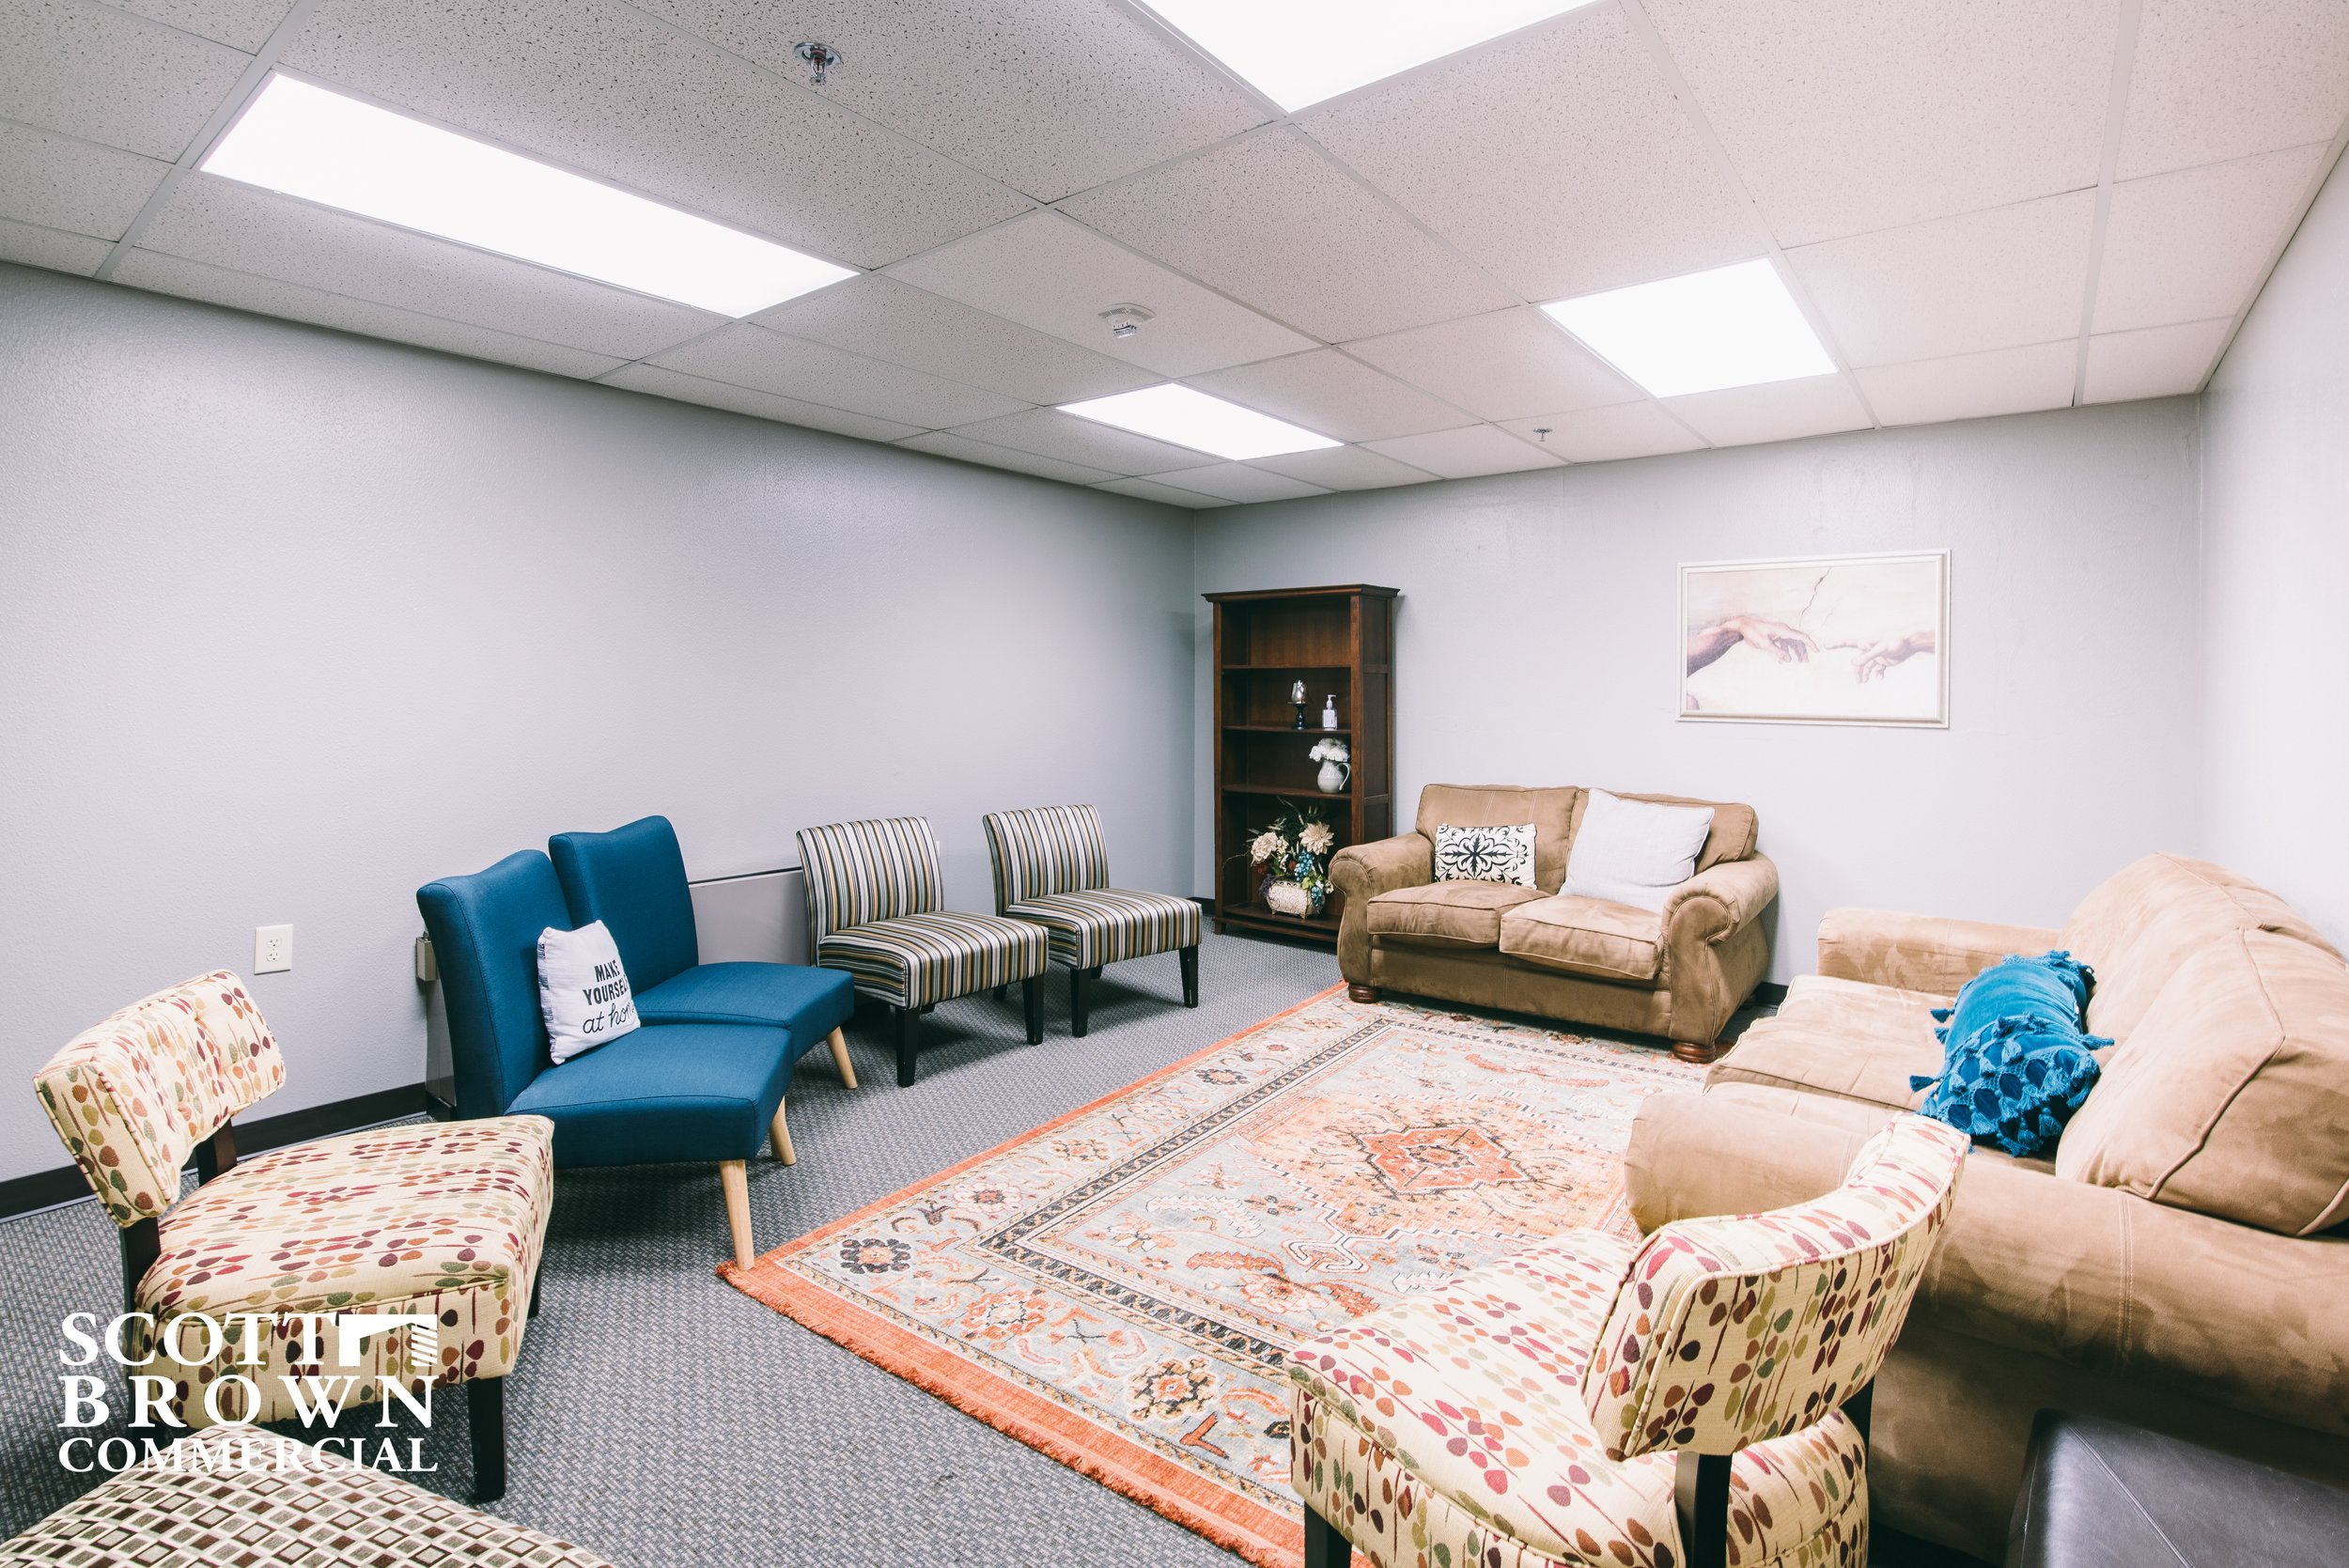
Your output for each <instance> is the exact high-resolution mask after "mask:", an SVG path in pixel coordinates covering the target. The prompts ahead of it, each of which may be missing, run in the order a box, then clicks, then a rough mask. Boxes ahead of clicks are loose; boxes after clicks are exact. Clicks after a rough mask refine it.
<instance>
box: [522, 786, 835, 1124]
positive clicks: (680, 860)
mask: <svg viewBox="0 0 2349 1568" xmlns="http://www.w3.org/2000/svg"><path fill="white" fill-rule="evenodd" d="M547 853H548V855H549V856H550V857H552V860H553V862H554V874H555V876H556V877H559V878H561V879H562V883H563V897H564V899H565V901H566V902H567V903H568V905H569V906H570V911H571V920H570V923H571V924H572V925H573V926H574V927H576V926H581V925H585V924H588V923H590V922H591V921H601V922H603V924H604V928H605V929H606V930H608V931H610V932H611V933H612V939H613V940H614V942H616V943H617V944H618V945H619V949H620V967H621V968H622V969H625V970H628V983H629V986H630V989H632V990H633V991H634V992H635V993H636V1016H637V1017H640V1018H642V1019H644V1020H645V1021H646V1023H748V1024H763V1025H766V1026H768V1027H769V1028H772V1029H781V1030H785V1031H787V1032H789V1034H790V1036H791V1059H792V1060H793V1061H794V1062H797V1061H798V1060H799V1059H800V1058H801V1056H803V1055H805V1054H806V1053H807V1052H809V1051H811V1050H814V1049H815V1048H817V1046H818V1045H829V1046H830V1047H831V1048H832V1065H833V1067H835V1068H836V1069H837V1070H838V1071H839V1074H840V1081H841V1082H842V1083H843V1084H845V1085H847V1086H848V1088H850V1089H853V1088H855V1087H856V1069H855V1068H854V1067H853V1066H851V1065H850V1064H849V1063H848V1041H847V1039H845V1038H844V1037H843V1036H842V1034H841V1032H840V1031H841V1028H842V1026H843V1025H845V1024H846V1023H848V1019H849V1018H850V1017H852V1016H853V1015H854V1014H855V1012H856V983H855V981H854V979H853V978H852V977H850V976H849V975H847V974H845V973H842V972H841V971H840V970H822V969H811V968H810V967H808V966H807V965H805V964H755V963H732V964H705V963H702V962H700V961H699V960H700V954H701V942H700V939H699V936H698V935H697V933H696V932H695V931H694V928H693V895H692V890H691V889H689V888H688V887H687V886H686V881H685V855H684V853H683V851H681V850H679V849H678V848H677V830H676V829H675V828H673V827H671V826H670V825H669V819H668V818H667V817H665V816H646V817H642V818H640V819H638V820H637V821H634V822H630V823H629V824H628V825H627V826H625V827H620V828H614V829H613V830H612V831H610V832H608V833H557V834H555V835H554V837H552V838H551V839H549V840H548V841H547Z"/></svg>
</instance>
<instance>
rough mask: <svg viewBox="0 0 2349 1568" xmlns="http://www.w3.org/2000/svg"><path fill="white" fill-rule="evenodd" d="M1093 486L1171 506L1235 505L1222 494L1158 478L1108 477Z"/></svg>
mask: <svg viewBox="0 0 2349 1568" xmlns="http://www.w3.org/2000/svg"><path fill="white" fill-rule="evenodd" d="M1093 488H1094V489H1097V490H1114V491H1116V492H1117V493H1118V494H1119V495H1130V496H1132V497H1134V498H1135V499H1137V500H1140V501H1163V502H1165V503H1166V504H1167V505H1169V506H1189V507H1190V508H1191V509H1192V510H1193V511H1201V510H1205V509H1206V508H1207V507H1210V506H1229V505H1233V504H1232V503H1231V502H1229V501H1226V500H1224V499H1223V498H1222V497H1221V496H1218V495H1201V494H1200V493H1199V492H1198V491H1197V490H1184V489H1175V487H1174V486H1173V485H1161V484H1159V482H1158V481H1157V480H1156V479H1107V480H1103V481H1102V482H1101V483H1100V484H1097V485H1096V486H1094V487H1093Z"/></svg>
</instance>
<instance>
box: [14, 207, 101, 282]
mask: <svg viewBox="0 0 2349 1568" xmlns="http://www.w3.org/2000/svg"><path fill="white" fill-rule="evenodd" d="M112 249H114V247H113V246H112V245H110V244H108V243H106V241H103V240H93V239H91V238H90V237H89V236H88V235H86V234H68V233H66V232H65V230H63V229H61V228H42V227H40V226H39V225H37V224H20V223H14V222H11V221H9V220H8V219H6V218H0V261H18V262H22V263H23V264H24V265H25V266H27V267H46V268H48V269H49V270H50V271H51V272H79V273H81V274H82V276H84V277H87V276H89V275H90V274H91V273H92V272H96V271H98V264H99V263H100V262H101V261H103V260H105V259H106V253H107V252H108V251H110V250H112Z"/></svg>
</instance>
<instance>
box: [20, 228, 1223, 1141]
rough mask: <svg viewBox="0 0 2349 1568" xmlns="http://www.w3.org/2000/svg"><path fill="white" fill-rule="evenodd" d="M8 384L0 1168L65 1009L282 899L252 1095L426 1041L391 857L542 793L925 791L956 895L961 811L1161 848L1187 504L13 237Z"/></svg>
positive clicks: (284, 1101)
mask: <svg viewBox="0 0 2349 1568" xmlns="http://www.w3.org/2000/svg"><path fill="white" fill-rule="evenodd" d="M0 409H5V411H6V415H5V417H4V418H0V582H5V583H6V586H7V594H8V598H7V603H6V606H5V612H4V613H0V735H5V736H6V737H7V743H6V749H5V752H0V888H4V889H5V890H6V893H5V899H4V901H0V951H4V952H6V953H7V954H8V957H9V962H10V965H11V967H12V968H13V969H14V970H15V971H16V972H17V973H19V974H20V975H23V976H24V977H26V983H25V984H24V985H23V986H21V987H20V990H21V992H22V994H21V996H20V997H19V1000H18V1002H17V1004H16V1006H15V1007H14V1008H13V1009H12V1010H11V1015H10V1017H9V1020H8V1043H7V1045H6V1047H5V1048H4V1049H5V1057H6V1062H7V1064H8V1074H7V1079H8V1082H9V1083H11V1084H13V1085H14V1088H13V1089H11V1090H8V1092H5V1093H0V1177H7V1176H13V1175H18V1174H22V1173H23V1172H29V1171H35V1170H39V1169H43V1168H46V1167H50V1166H54V1165H57V1164H59V1163H61V1162H62V1160H63V1158H64V1151H63V1150H62V1149H61V1148H60V1147H59V1145H58V1143H57V1141H56V1139H55V1137H54V1134H52V1133H51V1132H50V1130H49V1128H48V1126H47V1124H46V1123H45V1122H44V1121H43V1120H42V1118H41V1117H40V1114H39V1110H38V1109H37V1108H36V1105H35V1102H34V1099H33V1095H32V1094H31V1092H30V1090H29V1089H28V1088H27V1087H26V1079H27V1077H28V1076H29V1074H30V1073H31V1071H32V1069H33V1068H34V1067H35V1066H36V1065H38V1064H39V1062H40V1061H42V1060H43V1059H44V1058H45V1057H46V1056H47V1055H48V1053H49V1052H50V1051H51V1050H52V1049H54V1048H55V1047H57V1046H58V1045H61V1044H62V1043H64V1041H65V1040H67V1039H68V1038H69V1037H70V1036H71V1035H72V1034H73V1033H74V1032H76V1031H77V1030H79V1029H81V1028H83V1027H85V1026H86V1025H88V1024H91V1023H94V1022H96V1021H97V1020H98V1019H100V1018H101V1017H104V1016H105V1015H106V1014H107V1013H108V1012H110V1011H112V1010H113V1009H114V1008H116V1007H117V1006H120V1005H121V1004H123V1003H124V1002H127V1001H132V1000H133V999H134V998H136V997H138V996H141V995H143V994H145V993H146V992H148V991H149V990H152V989H154V988H156V987H158V986H165V985H168V984H171V983H173V982H175V981H178V980H180V979H184V978H186V977H187V976H189V975H193V974H196V973H199V972H201V971H203V970H207V969H210V968H212V967H214V966H218V965H226V966H228V967H230V968H233V969H236V970H239V971H241V972H245V971H249V970H250V969H251V966H252V958H253V927H254V926H256V925H257V924H265V923H276V922H287V921H289V922H291V923H292V924H294V926H295V958H296V965H295V968H294V970H293V971H292V972H291V973H288V974H280V975H263V976H259V977H258V978H257V980H256V981H255V983H254V994H255V996H256V997H257V1000H258V1001H259V1002H260V1005H261V1007H262V1009H263V1011H264V1012H265V1013H266V1014H267V1015H268V1017H269V1019H270V1021H271V1023H272V1025H273V1026H274V1027H275V1029H276V1031H277V1032H278V1036H279V1038H280V1040H281V1042H282V1043H283V1045H284V1047H285V1050H286V1056H287V1063H288V1081H287V1086H286V1088H285V1089H284V1090H283V1091H281V1092H280V1094H278V1095H277V1096H276V1098H274V1099H273V1100H272V1101H271V1102H270V1106H269V1109H270V1110H271V1111H279V1110H297V1109H300V1108H302V1107H303V1106H308V1105H313V1104H318V1103H320V1102H324V1101H329V1100H334V1099H339V1098H342V1097H344V1096H347V1095H351V1094H363V1093H366V1092H368V1091H371V1090H377V1089H383V1088H389V1087H393V1086H396V1085H398V1084H402V1083H412V1082H415V1081H417V1080H418V1079H420V1078H421V1077H422V1076H423V1072H424V1043H425V1028H424V1007H423V1001H422V1000H421V998H420V995H419V992H418V989H417V987H416V985H415V983H414V981H413V979H412V969H411V956H410V942H411V940H412V939H413V938H414V937H415V935H416V934H417V933H418V931H419V930H420V929H421V927H420V924H419V923H418V920H417V917H416V910H415V903H414V897H413V894H414V890H415V888H416V887H417V885H418V884H419V883H421V882H424V881H426V880H428V879H429V878H430V877H435V876H439V875H443V874H445V873H449V872H459V871H471V870H474V869H476V868H478V867H480V866H482V865H485V864H487V863H489V862H490V861H492V860H495V859H496V858H497V857H499V856H500V855H503V854H505V853H506V852H508V851H510V850H513V849H518V848H522V847H526V846H532V845H538V844H543V843H544V841H545V839H546V836H547V834H548V833H549V832H551V831H558V830H561V829H566V828H574V827H585V828H596V827H605V826H610V825H612V824H614V823H617V822H620V821H623V820H626V819H628V818H630V817H633V816H636V815H642V814H644V813H646V812H654V811H659V812H665V813H666V814H668V815H670V816H671V817H673V818H674V819H675V820H676V822H677V829H678V832H679V834H680V835H681V836H682V838H683V840H684V844H685V849H686V858H687V862H688V865H689V867H690V869H691V870H692V873H693V874H694V875H695V876H711V875H720V874H724V873H729V872H739V871H752V870H759V869H764V868H769V867H772V866H776V865H780V864H785V863H788V862H791V861H792V860H793V859H794V858H795V857H794V853H793V849H792V840H791V834H792V831H793V830H794V829H796V828H798V827H801V826H802V825H804V824H807V823H811V822H820V821H829V820H832V819H835V818H838V817H842V816H848V815H873V814H879V813H896V812H910V813H921V814H925V815H928V816H929V817H930V818H931V819H932V821H933V822H934V823H935V825H936V826H937V829H938V831H939V834H940V837H941V840H942V841H943V844H944V848H945V856H946V859H945V873H946V880H947V885H948V891H949V894H950V898H951V900H952V902H954V903H956V904H957V905H959V906H961V907H964V908H980V907H985V906H986V904H987V902H988V899H989V897H990V893H989V889H988V870H987V855H986V847H985V843H984V840H983V837H982V835H981V832H980V828H979V816H980V814H981V813H982V812H984V811H987V810H988V809H991V808H994V807H999V806H1006V805H1026V804H1036V803H1041V802H1044V801H1048V800H1075V799H1084V800H1094V801H1097V803H1098V804H1099V805H1100V807H1101V809H1102V811H1103V814H1104V815H1105V816H1106V818H1107V820H1108V824H1109V829H1110V832H1111V835H1112V850H1113V852H1114V856H1115V862H1114V863H1115V865H1116V868H1117V871H1118V875H1119V877H1120V878H1121V879H1124V880H1128V881H1130V882H1132V883H1134V884H1136V885H1140V886H1143V887H1154V888H1165V889H1171V890H1180V889H1182V888H1184V887H1185V886H1187V884H1188V882H1189V879H1190V831H1189V823H1190V815H1191V802H1190V790H1191V776H1192V768H1191V758H1190V723H1189V717H1190V706H1191V668H1190V665H1191V658H1192V653H1191V637H1192V615H1191V611H1190V589H1191V582H1190V575H1191V574H1190V524H1189V521H1188V520H1186V519H1185V518H1184V517H1183V516H1182V515H1181V514H1179V513H1177V512H1175V511H1173V510H1172V509H1169V508H1164V507H1159V506H1156V505H1149V504H1145V503H1142V502H1135V501H1128V500H1126V499H1124V498H1121V497H1117V496H1112V495H1106V494H1102V493H1100V492H1097V491H1090V490H1083V489H1073V488H1070V487H1067V486H1063V485H1056V484H1051V483H1048V482H1046V481H1044V480H1032V479H1027V478H1024V477H1021V476H1019V475H1016V474H1001V473H997V472H995V471H992V470H986V469H976V468H970V467H966V466H963V465H960V464H957V463H950V462H945V461H942V460H940V459H937V458H926V457H922V456H918V455H915V454H911V453H905V452H898V451H894V450H890V449H887V448H883V447H879V446H875V445H871V444H868V443H865V442H855V441H849V440H847V439H844V438H840V437H835V436H830V435H824V434H820V433H817V432H814V431H806V430H799V429H792V428H786V427H782V426H778V425H770V424H766V423H762V422H759V421H755V420H751V419H745V418H740V417H738V416H735V415H732V414H725V413H718V412H714V411H707V410H702V409H696V408H689V407H686V406H684V405H681V404H677V403H670V402H663V401H660V400H657V399H653V398H648V397H642V396H635V395H632V394H629V393H623V392H615V391H610V390H607V389H603V388H599V387H591V386H586V385H583V384H580V383H576V382H569V381H564V380H556V379H553V378H549V377H544V376H537V375H533V374H530V373H528V372H524V371H518V370H510V369H504V368H500V367H497V366H492V365H482V364H476V363H474V362H471V361H466V360H459V359H451V358H446V357H443V356H440V355H437V354H432V353H428V352H424V351H421V350H414V349H403V348H398V347H395V346H392V345H388V344H382V343H376V342H370V341H366V340H364V339H360V338H354V337H347V336H342V335H339V334H333V333H328V332H322V331H318V330H315V329H312V328H308V327H302V326H296V325H292V324H289V323H285V322H279V321H272V320H266V319H263V318H257V317H247V316H241V315H239V314H236V313H233V312H229V311H223V310H216V309H213V308H210V307H209V306H203V305H196V304H190V303H182V302H179V301H176V300H168V299H164V298H162V297H160V296H155V295H149V294H141V293H137V292H134V291H132V290H130V289H123V288H113V287H107V286H104V285H100V284H92V283H87V282H84V281H81V280H79V279H73V278H68V277H63V276H60V275H57V274H54V273H46V272H29V271H25V270H23V269H19V268H12V267H0ZM1015 1029H1016V1022H1015V1020H1014V1019H1013V1018H1012V1017H1011V1016H1010V1015H1006V1019H1005V1037H1006V1039H1016V1038H1017V1035H1016V1033H1015V1032H1014V1030H1015Z"/></svg>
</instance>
